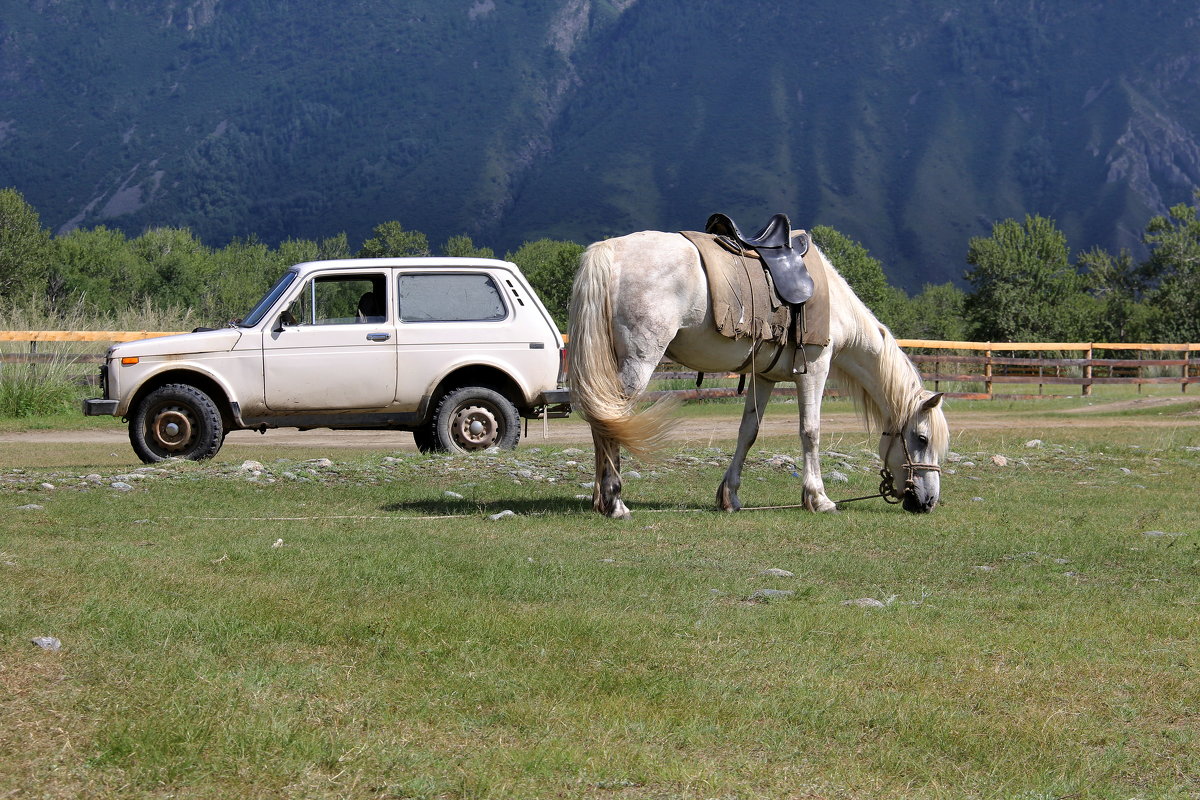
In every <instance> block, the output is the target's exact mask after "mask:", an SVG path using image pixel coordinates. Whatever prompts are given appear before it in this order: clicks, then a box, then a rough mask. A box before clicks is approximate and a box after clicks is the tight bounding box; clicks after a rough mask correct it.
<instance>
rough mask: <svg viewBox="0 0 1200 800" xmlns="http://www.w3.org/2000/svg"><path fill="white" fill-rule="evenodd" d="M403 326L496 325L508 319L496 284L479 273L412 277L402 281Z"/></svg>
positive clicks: (408, 276) (433, 274)
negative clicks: (439, 323)
mask: <svg viewBox="0 0 1200 800" xmlns="http://www.w3.org/2000/svg"><path fill="white" fill-rule="evenodd" d="M397 294H398V296H399V302H400V321H401V322H494V321H498V320H502V319H505V318H507V317H508V306H506V305H505V304H504V299H503V298H502V297H501V295H500V289H499V287H497V286H496V283H495V281H493V280H492V279H491V277H489V276H487V275H480V274H475V273H449V274H447V273H409V274H404V275H401V276H400V278H399V281H398V292H397Z"/></svg>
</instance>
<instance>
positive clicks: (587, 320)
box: [567, 242, 674, 458]
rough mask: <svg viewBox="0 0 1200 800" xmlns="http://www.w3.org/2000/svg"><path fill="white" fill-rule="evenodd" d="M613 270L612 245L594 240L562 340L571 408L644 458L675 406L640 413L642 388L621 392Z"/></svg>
mask: <svg viewBox="0 0 1200 800" xmlns="http://www.w3.org/2000/svg"><path fill="white" fill-rule="evenodd" d="M613 271H614V267H613V246H612V245H611V244H610V243H608V242H597V243H596V244H593V245H592V246H591V247H589V248H588V249H587V251H586V252H585V253H584V254H583V259H582V260H581V262H580V265H579V272H578V273H577V274H576V275H575V284H574V286H573V287H572V289H571V310H570V324H569V326H568V331H569V341H568V343H567V354H568V364H569V369H568V375H569V378H570V383H571V406H572V407H573V408H574V409H576V410H577V411H579V413H580V415H582V416H583V418H584V419H586V420H587V421H588V423H589V424H590V425H591V426H592V431H593V432H594V433H597V434H599V435H600V436H603V437H606V438H609V439H613V440H615V441H616V442H617V443H618V444H620V445H623V446H624V447H625V448H626V449H627V450H629V451H630V452H631V453H633V454H634V455H636V456H639V457H642V458H645V457H648V456H649V455H650V454H651V453H652V452H653V450H654V449H655V448H656V447H657V446H658V444H659V443H660V442H661V440H662V439H663V438H664V437H665V435H666V434H667V431H668V429H669V428H670V425H671V419H670V417H669V414H670V411H671V409H672V407H673V405H674V404H673V403H672V402H670V401H669V400H667V401H664V400H660V401H658V402H657V403H655V404H654V405H653V406H651V407H650V408H649V409H647V410H646V411H643V412H642V413H640V414H639V413H637V411H636V410H635V406H636V404H637V402H638V398H639V395H640V394H641V390H642V388H644V387H636V388H634V389H633V393H632V394H630V393H629V392H628V391H626V387H625V383H624V381H623V380H622V379H621V374H620V366H619V365H618V363H617V350H616V346H615V343H614V341H613V332H612V321H613V309H612V282H613Z"/></svg>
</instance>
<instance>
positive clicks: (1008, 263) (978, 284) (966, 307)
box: [963, 215, 1087, 342]
mask: <svg viewBox="0 0 1200 800" xmlns="http://www.w3.org/2000/svg"><path fill="white" fill-rule="evenodd" d="M967 263H968V264H970V265H971V266H972V269H969V270H967V273H966V278H967V281H968V282H969V283H970V284H971V287H972V290H971V291H970V292H969V293H968V294H967V296H966V299H965V302H964V303H963V311H964V313H965V315H966V317H967V320H968V323H969V330H968V333H969V334H970V335H971V337H972V338H975V339H980V340H985V341H998V342H1002V341H1021V340H1030V341H1039V340H1040V341H1054V340H1061V339H1074V338H1078V337H1079V336H1080V335H1081V334H1082V331H1081V330H1080V329H1079V328H1080V326H1081V325H1082V324H1085V323H1086V317H1087V309H1086V307H1085V304H1084V303H1083V302H1082V301H1083V300H1084V299H1085V297H1084V292H1083V289H1084V281H1083V279H1082V277H1081V276H1080V275H1079V273H1078V272H1076V270H1075V269H1074V268H1073V267H1072V266H1071V263H1070V259H1069V253H1068V250H1067V240H1066V237H1065V236H1063V234H1062V233H1061V232H1060V231H1059V230H1058V228H1057V227H1055V225H1054V222H1053V220H1049V219H1046V218H1044V217H1040V216H1032V217H1031V216H1029V215H1026V216H1025V222H1024V223H1019V222H1017V221H1016V220H1011V219H1007V220H1004V221H1003V222H997V223H996V224H995V225H993V226H992V235H991V236H990V237H988V238H983V237H976V238H973V239H971V241H970V244H969V246H968V249H967Z"/></svg>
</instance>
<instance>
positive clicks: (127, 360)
mask: <svg viewBox="0 0 1200 800" xmlns="http://www.w3.org/2000/svg"><path fill="white" fill-rule="evenodd" d="M139 360H140V359H139V358H138V357H137V356H125V357H124V358H122V359H121V364H122V365H123V366H126V367H132V366H133V365H134V364H136V363H138V361H139Z"/></svg>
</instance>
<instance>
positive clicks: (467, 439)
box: [417, 386, 521, 453]
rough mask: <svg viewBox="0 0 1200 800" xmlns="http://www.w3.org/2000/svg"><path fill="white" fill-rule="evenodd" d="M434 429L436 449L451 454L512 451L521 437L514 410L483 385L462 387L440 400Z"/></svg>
mask: <svg viewBox="0 0 1200 800" xmlns="http://www.w3.org/2000/svg"><path fill="white" fill-rule="evenodd" d="M433 426H434V427H433V436H434V440H435V443H436V446H437V449H439V450H446V451H449V452H451V453H470V452H474V451H477V450H486V449H488V448H489V447H499V448H500V449H502V450H512V449H513V448H515V447H516V446H517V441H518V439H520V436H521V422H520V418H519V417H518V415H517V407H516V406H515V405H513V404H512V401H510V400H509V399H508V398H507V397H505V396H504V395H502V394H500V393H499V392H497V391H495V390H494V389H487V388H484V387H482V386H464V387H462V388H461V389H455V390H454V391H452V392H450V393H449V394H447V395H446V396H445V397H443V398H442V401H441V402H440V403H438V407H437V412H436V413H435V414H434V420H433ZM417 446H418V447H420V440H418V442H417Z"/></svg>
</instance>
